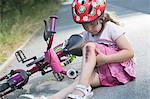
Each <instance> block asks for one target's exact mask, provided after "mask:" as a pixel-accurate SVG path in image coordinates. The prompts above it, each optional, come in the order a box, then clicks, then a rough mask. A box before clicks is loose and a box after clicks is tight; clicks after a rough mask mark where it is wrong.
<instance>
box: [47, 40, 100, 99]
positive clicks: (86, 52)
mask: <svg viewBox="0 0 150 99" xmlns="http://www.w3.org/2000/svg"><path fill="white" fill-rule="evenodd" d="M95 65H96V53H95V44H94V43H87V45H86V46H84V48H83V60H82V71H81V76H80V77H79V78H78V79H77V80H76V81H75V82H74V83H72V84H71V85H69V86H68V87H67V88H64V89H62V90H61V91H59V92H58V93H56V94H54V95H52V96H49V97H48V99H64V98H65V97H66V96H67V95H68V94H69V93H72V92H73V93H75V94H79V95H82V94H83V93H81V92H80V91H77V90H75V91H73V90H74V87H75V85H77V84H78V83H80V84H84V85H87V86H88V85H91V86H92V87H97V86H100V82H99V76H98V74H97V73H96V72H94V68H95Z"/></svg>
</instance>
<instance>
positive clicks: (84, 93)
mask: <svg viewBox="0 0 150 99" xmlns="http://www.w3.org/2000/svg"><path fill="white" fill-rule="evenodd" d="M92 96H93V92H92V88H91V86H85V85H81V84H78V85H76V86H75V90H74V91H73V92H72V93H71V94H69V95H68V96H67V99H88V98H90V97H92Z"/></svg>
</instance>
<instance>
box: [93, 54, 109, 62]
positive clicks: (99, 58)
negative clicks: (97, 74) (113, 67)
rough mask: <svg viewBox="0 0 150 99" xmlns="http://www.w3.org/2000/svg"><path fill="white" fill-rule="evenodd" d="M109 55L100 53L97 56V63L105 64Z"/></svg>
mask: <svg viewBox="0 0 150 99" xmlns="http://www.w3.org/2000/svg"><path fill="white" fill-rule="evenodd" d="M106 57H107V55H105V54H103V53H98V54H97V56H96V63H97V65H104V64H106V63H107V62H106V61H107V58H106Z"/></svg>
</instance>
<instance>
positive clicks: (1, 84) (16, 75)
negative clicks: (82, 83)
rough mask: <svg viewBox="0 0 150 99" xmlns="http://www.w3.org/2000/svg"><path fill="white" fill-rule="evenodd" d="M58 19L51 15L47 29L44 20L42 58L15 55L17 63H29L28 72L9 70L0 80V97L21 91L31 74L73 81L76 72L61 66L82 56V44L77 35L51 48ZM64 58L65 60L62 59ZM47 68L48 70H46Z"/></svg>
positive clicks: (21, 54) (19, 53) (18, 52)
mask: <svg viewBox="0 0 150 99" xmlns="http://www.w3.org/2000/svg"><path fill="white" fill-rule="evenodd" d="M57 18H58V17H57V16H55V15H53V16H51V17H50V21H49V22H50V23H49V28H48V26H47V21H46V20H44V23H45V30H44V40H45V41H46V43H47V49H46V51H45V52H44V56H41V57H39V58H37V57H36V56H34V57H32V58H29V59H27V58H26V56H25V54H24V53H23V51H22V50H19V51H17V52H16V53H15V55H16V58H17V60H18V62H22V63H25V62H29V63H28V64H27V65H26V66H27V67H29V66H32V68H31V69H29V70H26V71H25V70H23V69H16V70H11V71H10V72H9V73H8V74H7V75H5V76H3V77H1V78H0V97H3V96H5V95H7V94H9V93H10V92H13V91H14V90H16V89H21V88H23V86H24V85H25V84H27V82H28V81H29V78H30V76H31V75H32V74H34V73H36V72H41V74H42V75H44V74H46V73H49V72H53V75H54V77H55V78H56V79H57V80H58V81H61V80H63V78H64V75H66V76H67V77H69V78H71V79H74V78H76V76H77V75H78V72H77V71H76V70H74V69H69V70H65V69H64V68H63V66H66V65H68V64H70V63H71V62H72V61H73V60H74V59H75V58H76V56H81V55H82V50H81V46H82V44H83V40H82V36H81V35H78V34H74V35H72V36H71V37H70V38H69V39H68V40H67V42H64V43H62V44H59V45H58V46H56V47H54V48H51V46H52V43H53V38H54V34H55V33H56V31H55V24H56V19H57ZM62 57H65V59H62ZM48 68H50V69H49V70H48Z"/></svg>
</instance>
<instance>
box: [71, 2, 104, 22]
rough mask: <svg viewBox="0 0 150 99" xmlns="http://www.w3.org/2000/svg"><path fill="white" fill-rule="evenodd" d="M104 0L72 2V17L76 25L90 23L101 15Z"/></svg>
mask: <svg viewBox="0 0 150 99" xmlns="http://www.w3.org/2000/svg"><path fill="white" fill-rule="evenodd" d="M105 7H106V0H74V1H73V3H72V16H73V20H74V21H75V22H76V23H85V22H91V21H93V20H95V19H97V18H98V17H99V16H101V15H102V14H103V12H104V11H105Z"/></svg>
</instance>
